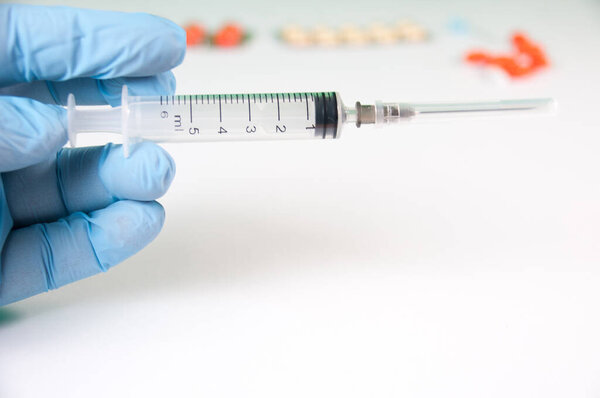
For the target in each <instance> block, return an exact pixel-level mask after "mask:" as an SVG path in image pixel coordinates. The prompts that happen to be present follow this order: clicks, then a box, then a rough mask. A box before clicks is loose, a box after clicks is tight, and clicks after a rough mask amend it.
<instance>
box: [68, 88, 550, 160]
mask: <svg viewBox="0 0 600 398" xmlns="http://www.w3.org/2000/svg"><path fill="white" fill-rule="evenodd" d="M552 108H554V101H553V100H552V99H550V98H539V99H520V100H509V101H490V102H465V103H437V104H436V103H398V102H391V103H387V102H386V103H384V102H381V101H376V102H375V104H374V105H363V104H361V103H360V102H357V103H356V104H355V106H354V107H346V106H344V104H343V102H342V100H341V98H340V95H339V94H338V93H336V92H307V93H272V94H271V93H270V94H222V95H171V96H155V97H139V96H129V95H128V91H127V86H123V91H122V98H121V106H120V107H115V108H105V107H95V108H89V107H86V108H85V109H78V108H76V106H75V97H74V96H73V95H72V94H70V95H69V97H68V103H67V109H68V133H69V140H70V142H71V145H72V146H75V145H76V136H77V134H79V133H92V132H109V133H120V134H122V136H123V144H124V148H125V150H124V152H125V156H128V153H129V144H130V143H132V142H137V141H141V140H150V141H155V142H173V141H181V142H194V141H240V140H275V139H308V138H317V139H326V138H339V137H340V133H341V129H342V126H343V124H345V123H354V124H355V125H356V127H360V126H361V125H363V124H375V125H385V124H390V123H396V122H400V121H410V120H414V119H419V120H427V119H431V118H435V119H438V118H439V117H442V118H446V117H448V116H454V115H458V116H465V115H473V114H477V115H478V116H482V115H488V114H501V115H504V114H514V113H515V112H518V113H523V112H531V111H540V110H548V109H552Z"/></svg>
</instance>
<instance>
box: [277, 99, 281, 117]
mask: <svg viewBox="0 0 600 398" xmlns="http://www.w3.org/2000/svg"><path fill="white" fill-rule="evenodd" d="M277 120H281V112H280V110H279V94H277Z"/></svg>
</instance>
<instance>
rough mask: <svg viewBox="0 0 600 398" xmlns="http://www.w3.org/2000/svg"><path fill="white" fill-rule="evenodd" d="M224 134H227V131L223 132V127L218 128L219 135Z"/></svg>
mask: <svg viewBox="0 0 600 398" xmlns="http://www.w3.org/2000/svg"><path fill="white" fill-rule="evenodd" d="M226 132H227V130H225V129H224V128H223V127H219V134H223V133H226Z"/></svg>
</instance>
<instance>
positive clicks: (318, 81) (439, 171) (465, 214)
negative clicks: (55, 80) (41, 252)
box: [0, 0, 600, 398]
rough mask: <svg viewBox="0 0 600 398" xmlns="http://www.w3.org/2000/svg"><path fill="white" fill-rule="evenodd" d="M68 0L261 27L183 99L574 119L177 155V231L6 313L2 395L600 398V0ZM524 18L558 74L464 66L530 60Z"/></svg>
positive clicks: (185, 89)
mask: <svg viewBox="0 0 600 398" xmlns="http://www.w3.org/2000/svg"><path fill="white" fill-rule="evenodd" d="M40 3H41V2H40ZM48 3H50V2H48ZM61 4H70V5H75V4H79V5H85V6H89V7H101V8H108V9H120V10H125V11H141V10H146V11H149V12H153V13H156V14H160V15H163V16H166V17H170V18H172V19H173V20H175V21H176V22H178V23H184V22H186V21H187V20H189V19H191V18H195V19H199V20H201V21H204V22H205V23H207V24H209V25H211V26H213V27H216V26H218V25H219V24H220V23H221V22H222V21H224V20H226V19H234V20H237V21H240V22H242V23H244V24H246V25H247V26H249V27H251V28H252V30H253V33H254V40H253V41H252V42H251V43H250V44H249V45H248V46H246V47H244V48H242V49H237V50H231V51H221V50H216V49H197V50H190V51H189V52H188V55H187V57H186V59H185V61H184V63H183V65H182V66H181V67H179V68H177V70H176V71H175V74H176V76H177V78H178V90H177V91H178V93H180V94H197V93H228V92H234V93H238V92H269V91H288V90H289V91H313V90H315V91H316V90H337V91H339V92H340V93H341V95H342V97H343V98H344V99H345V100H346V102H347V103H350V104H351V103H353V102H354V101H355V100H361V101H363V102H369V101H372V100H374V99H383V100H406V101H412V100H419V101H426V100H452V99H457V100H465V99H488V98H490V99H491V98H524V97H541V96H553V97H555V98H556V99H557V100H558V102H559V113H558V115H557V116H556V117H537V118H518V119H502V120H493V121H485V120H465V121H458V120H457V121H455V122H451V123H450V122H448V123H445V124H441V125H434V124H423V125H417V124H415V125H410V126H409V125H403V126H401V127H398V128H391V129H382V130H374V129H369V128H361V129H360V130H356V129H353V128H352V127H351V126H350V127H349V128H347V129H346V130H345V131H344V133H343V137H342V139H341V140H336V141H318V140H317V141H309V142H304V141H298V142H258V143H210V144H195V145H185V144H179V145H165V147H166V148H167V149H168V150H169V151H170V152H171V153H172V155H173V157H174V158H175V160H176V162H177V178H176V180H175V182H174V183H173V185H172V188H171V190H170V191H169V193H168V194H167V195H166V196H165V197H164V198H163V199H161V203H162V204H163V205H164V206H165V208H166V212H167V220H166V224H165V227H164V230H163V232H162V233H161V235H160V236H159V237H158V238H157V239H156V241H154V242H153V243H152V244H151V245H150V246H149V247H148V248H147V249H145V250H144V251H142V252H141V253H139V254H138V255H136V256H134V257H133V258H131V259H129V260H127V261H126V262H125V263H123V264H122V265H120V266H118V267H116V268H114V269H113V270H111V271H110V272H108V273H107V274H103V275H98V276H96V277H93V278H90V279H87V280H84V281H81V282H79V283H76V284H73V285H69V286H66V287H64V288H62V289H60V290H57V291H54V292H50V293H47V294H43V295H40V296H37V297H34V298H31V299H29V300H25V301H23V302H19V303H16V304H14V305H11V306H8V307H6V308H4V309H2V310H1V311H2V319H3V320H2V321H1V322H0V396H1V397H10V398H13V397H39V396H52V397H55V396H56V397H121V396H128V397H134V396H135V397H166V396H171V397H338V396H339V397H341V396H344V397H545V398H548V397H565V396H568V397H598V396H600V377H599V376H600V339H599V338H598V336H599V335H600V320H599V319H600V289H599V286H600V247H599V246H600V243H599V242H600V176H599V172H600V157H599V153H600V123H599V122H598V113H599V112H598V105H600V103H599V101H598V100H597V98H598V96H597V93H596V91H597V90H598V89H599V88H600V78H599V77H598V71H600V55H599V54H600V2H598V1H589V0H588V1H531V2H528V1H503V2H499V1H498V2H492V1H460V2H448V1H439V2H416V1H415V2H408V3H407V2H397V1H393V2H392V1H388V2H383V1H369V2H360V4H356V5H353V4H352V2H346V3H345V2H341V1H340V2H323V1H316V0H305V1H302V2H293V3H290V4H285V3H282V2H275V1H270V2H266V1H262V2H244V3H242V2H240V3H239V4H236V3H235V2H231V1H219V2H214V3H208V2H206V3H199V2H193V3H192V2H189V3H188V2H184V1H169V2H157V1H152V2H150V1H134V2H124V1H121V2H117V1H112V0H111V1H108V0H106V1H102V2H99V1H98V2H85V3H84V2H76V1H70V2H67V1H63V2H61ZM403 17H409V18H413V19H415V20H416V21H418V22H420V23H422V24H424V25H425V26H427V27H428V28H430V29H431V30H432V31H433V34H434V36H433V39H432V40H431V41H430V42H429V43H427V44H415V45H395V46H382V47H369V48H365V49H346V48H344V49H342V48H340V49H335V50H329V49H327V50H323V49H305V50H295V49H290V48H287V47H285V46H283V45H282V44H280V43H279V42H277V41H276V40H275V38H274V36H273V34H274V31H275V30H276V29H277V28H278V27H281V26H282V25H283V24H285V23H288V22H299V23H303V24H309V25H310V24H315V23H329V24H332V25H333V24H341V23H343V22H353V23H357V24H368V23H369V22H374V21H378V20H379V21H395V20H397V19H400V18H403ZM452 17H463V18H465V19H466V20H468V21H469V22H470V23H471V24H473V26H474V30H475V31H476V32H475V33H474V35H475V37H473V36H467V37H464V36H457V35H453V34H452V33H451V32H450V31H449V30H448V29H447V27H446V24H447V23H448V21H449V19H450V18H452ZM516 28H520V29H524V30H525V31H526V32H528V33H529V34H530V35H531V36H532V37H533V38H534V39H537V40H539V41H540V42H542V43H543V44H544V45H545V47H546V49H547V51H548V53H549V55H550V58H551V62H552V66H551V68H549V69H548V70H547V71H545V72H543V73H540V74H537V75H535V76H532V77H531V78H528V79H522V80H519V81H510V80H509V79H506V78H504V77H503V76H502V74H496V73H482V72H481V71H478V70H477V69H474V68H473V67H471V66H468V65H465V64H464V63H463V62H462V61H461V57H462V55H463V54H464V51H465V50H466V49H469V48H471V47H473V46H474V45H476V44H482V45H484V46H486V47H487V48H490V49H493V48H495V49H498V50H502V49H508V47H509V44H508V36H509V34H510V32H512V31H513V30H514V29H516Z"/></svg>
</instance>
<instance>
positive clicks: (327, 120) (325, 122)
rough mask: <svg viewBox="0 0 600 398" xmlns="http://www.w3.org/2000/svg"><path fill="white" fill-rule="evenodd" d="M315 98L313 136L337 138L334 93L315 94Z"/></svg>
mask: <svg viewBox="0 0 600 398" xmlns="http://www.w3.org/2000/svg"><path fill="white" fill-rule="evenodd" d="M314 96H315V116H316V117H315V122H316V123H315V136H316V137H321V138H337V128H338V117H339V115H338V107H337V96H336V95H335V92H327V93H316V94H314Z"/></svg>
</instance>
